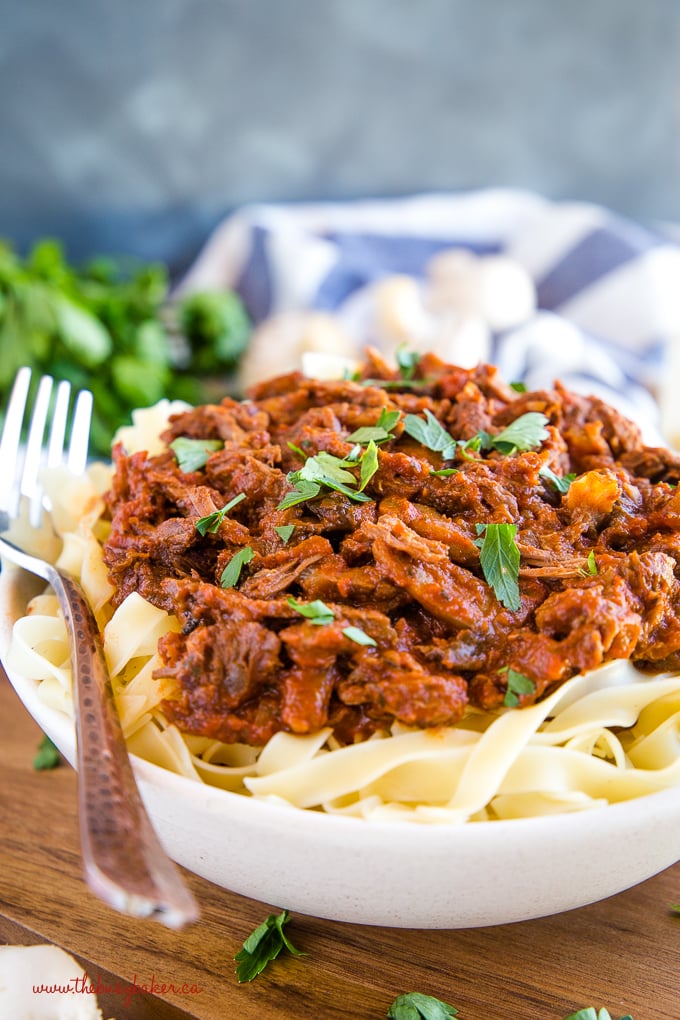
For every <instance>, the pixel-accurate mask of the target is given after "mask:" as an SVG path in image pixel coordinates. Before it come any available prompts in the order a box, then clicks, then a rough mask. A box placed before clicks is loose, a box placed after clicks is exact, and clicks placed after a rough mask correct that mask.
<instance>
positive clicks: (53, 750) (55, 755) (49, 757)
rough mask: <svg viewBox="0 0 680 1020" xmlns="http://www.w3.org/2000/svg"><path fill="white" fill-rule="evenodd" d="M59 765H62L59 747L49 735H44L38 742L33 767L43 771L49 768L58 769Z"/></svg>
mask: <svg viewBox="0 0 680 1020" xmlns="http://www.w3.org/2000/svg"><path fill="white" fill-rule="evenodd" d="M59 765H61V755H60V754H59V749H58V748H57V747H56V746H55V745H54V744H53V743H52V741H51V740H50V738H49V737H48V736H44V737H43V738H42V740H41V741H40V743H39V744H38V750H37V752H36V755H35V757H34V759H33V768H34V769H36V770H37V771H39V772H42V771H46V770H47V769H56V768H57V767H58V766H59Z"/></svg>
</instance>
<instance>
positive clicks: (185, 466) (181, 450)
mask: <svg viewBox="0 0 680 1020" xmlns="http://www.w3.org/2000/svg"><path fill="white" fill-rule="evenodd" d="M223 446H224V443H223V442H222V440H221V439H188V438H187V437H186V436H178V437H177V439H173V441H172V442H171V443H170V449H171V450H172V451H173V453H174V454H175V457H176V458H177V463H178V464H179V466H180V469H181V470H182V471H184V472H185V473H187V474H188V473H189V472H190V471H199V470H200V469H201V468H202V467H205V465H206V464H207V463H208V458H209V457H210V454H211V453H215V452H216V450H221V449H222V447H223Z"/></svg>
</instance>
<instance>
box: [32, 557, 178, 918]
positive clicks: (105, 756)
mask: <svg viewBox="0 0 680 1020" xmlns="http://www.w3.org/2000/svg"><path fill="white" fill-rule="evenodd" d="M55 574H56V577H54V578H51V580H52V584H53V587H54V589H55V591H56V594H57V596H58V598H59V603H60V605H61V609H62V612H63V614H64V617H65V620H66V624H67V629H68V631H69V633H70V634H71V641H72V649H71V652H72V659H73V696H74V703H75V718H76V736H77V747H78V750H77V765H78V801H79V803H78V813H79V820H80V842H81V851H82V859H83V868H84V872H85V879H86V882H87V884H88V885H89V887H90V888H91V889H92V891H93V892H94V893H95V894H96V895H97V896H99V897H100V898H101V899H102V900H104V901H105V902H106V903H108V904H109V905H110V906H112V907H114V908H115V909H116V910H118V911H121V912H123V913H127V914H133V915H135V916H139V917H149V916H152V917H155V919H156V920H159V921H161V922H163V923H164V924H167V925H168V926H169V927H172V928H179V927H181V926H182V925H184V924H186V923H188V922H190V921H194V920H196V919H197V917H198V907H197V905H196V902H195V900H194V898H193V896H192V895H191V893H190V891H189V889H188V888H187V886H186V885H185V884H184V882H183V879H182V877H181V875H180V873H179V871H178V869H177V867H176V866H175V865H174V864H173V862H172V861H171V860H170V859H169V857H168V856H167V855H166V853H165V851H164V850H163V848H162V846H161V844H160V842H159V840H158V837H157V836H156V833H155V831H154V829H153V827H152V825H151V822H150V821H149V817H148V815H147V813H146V810H145V808H144V805H143V803H142V799H141V796H140V794H139V790H138V789H137V783H136V781H135V777H134V774H133V771H132V766H131V764H130V759H129V758H128V754H127V748H126V746H125V741H124V738H123V732H122V729H121V726H120V721H119V719H118V715H117V713H116V709H115V706H114V701H113V692H112V690H111V681H110V678H109V672H108V668H107V665H106V660H105V658H104V650H103V648H102V643H101V639H100V636H99V630H98V627H97V624H96V621H95V619H94V616H93V614H92V610H91V609H90V606H89V603H88V602H87V599H86V597H85V594H84V592H83V590H82V588H81V587H80V585H79V584H78V583H77V582H76V581H74V580H73V579H72V578H71V577H69V576H67V575H65V574H62V573H61V571H56V570H55Z"/></svg>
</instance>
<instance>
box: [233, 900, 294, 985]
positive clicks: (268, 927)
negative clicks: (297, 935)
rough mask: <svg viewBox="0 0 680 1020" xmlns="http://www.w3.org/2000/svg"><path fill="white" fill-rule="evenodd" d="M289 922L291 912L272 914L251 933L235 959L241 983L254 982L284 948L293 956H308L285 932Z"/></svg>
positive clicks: (284, 911) (237, 974)
mask: <svg viewBox="0 0 680 1020" xmlns="http://www.w3.org/2000/svg"><path fill="white" fill-rule="evenodd" d="M289 921H290V914H289V912H288V911H287V910H283V911H282V912H281V913H280V914H278V915H277V914H270V915H269V917H268V918H267V919H266V920H265V921H263V922H262V924H261V925H259V926H258V927H257V928H256V929H255V930H254V931H253V932H251V934H250V935H249V936H248V938H247V939H246V940H245V942H244V943H243V948H242V949H240V950H239V952H238V953H237V954H236V956H235V957H234V961H235V962H236V965H237V966H236V976H237V978H238V980H239V983H243V982H244V981H252V980H253V979H254V978H256V977H257V976H258V974H261V973H262V971H263V970H264V969H265V967H266V966H267V964H268V963H271V961H272V960H275V959H276V957H277V956H278V955H279V953H280V952H281V950H282V949H283V948H284V946H285V948H286V949H287V950H288V952H289V953H292V954H293V956H305V955H306V954H305V953H303V952H302V951H301V950H299V949H296V948H295V946H294V945H293V944H292V942H291V941H290V939H289V938H288V937H287V935H286V933H285V932H284V930H283V927H284V925H286V924H288V922H289Z"/></svg>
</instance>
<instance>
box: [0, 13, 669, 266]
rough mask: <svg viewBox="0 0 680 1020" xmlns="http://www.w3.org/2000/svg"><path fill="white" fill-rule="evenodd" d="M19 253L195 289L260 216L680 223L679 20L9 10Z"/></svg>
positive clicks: (0, 86) (6, 103)
mask: <svg viewBox="0 0 680 1020" xmlns="http://www.w3.org/2000/svg"><path fill="white" fill-rule="evenodd" d="M0 26H2V27H1V28H0V97H1V99H0V146H1V148H0V234H3V235H5V236H7V237H10V238H11V239H13V240H14V241H15V242H16V243H17V244H18V245H19V246H20V247H21V248H25V246H26V245H27V244H29V243H30V242H31V241H32V240H34V239H35V238H37V237H39V236H42V235H45V234H52V235H56V236H58V237H61V238H62V239H63V240H64V241H65V242H66V244H67V249H68V253H69V255H70V256H71V257H73V258H76V259H79V258H82V257H84V256H86V255H90V254H94V253H98V252H104V251H108V252H118V253H120V252H132V253H134V254H137V255H140V256H143V257H152V258H162V259H165V260H166V261H168V262H169V263H170V264H171V266H172V267H173V268H174V269H175V270H179V269H181V268H182V267H184V266H185V265H186V264H187V262H188V261H189V260H190V259H191V258H192V256H193V255H194V254H195V252H196V250H197V248H198V247H199V245H200V244H201V242H202V241H203V240H204V239H205V236H206V233H207V231H208V230H209V229H210V228H211V227H212V226H214V224H215V223H216V222H217V221H218V220H219V219H220V218H221V216H223V215H224V214H225V213H227V212H229V211H230V210H231V209H233V208H234V207H236V206H238V205H239V204H241V203H244V202H248V201H253V200H256V201H257V200H301V199H308V198H352V197H356V196H367V195H403V194H408V193H411V192H414V191H421V190H427V189H446V190H448V189H461V188H470V187H480V186H486V185H509V186H519V187H524V188H530V189H534V190H537V191H539V192H541V193H543V194H545V195H546V196H548V197H553V198H558V199H559V198H583V199H590V200H593V201H596V202H601V203H604V204H607V205H609V206H610V207H612V208H614V209H615V210H617V211H619V212H622V213H624V214H627V215H630V216H632V217H634V218H636V219H640V220H642V221H654V220H659V219H660V220H678V221H680V174H679V171H680V165H679V164H680V160H679V146H678V140H679V123H678V115H679V100H680V62H679V58H680V3H677V2H675V0H645V2H640V0H569V2H550V0H252V2H247V0H136V2H134V3H133V2H131V0H117V2H116V0H50V2H40V3H37V2H35V0H23V2H21V3H19V2H16V0H15V2H12V3H10V2H9V0H0Z"/></svg>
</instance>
